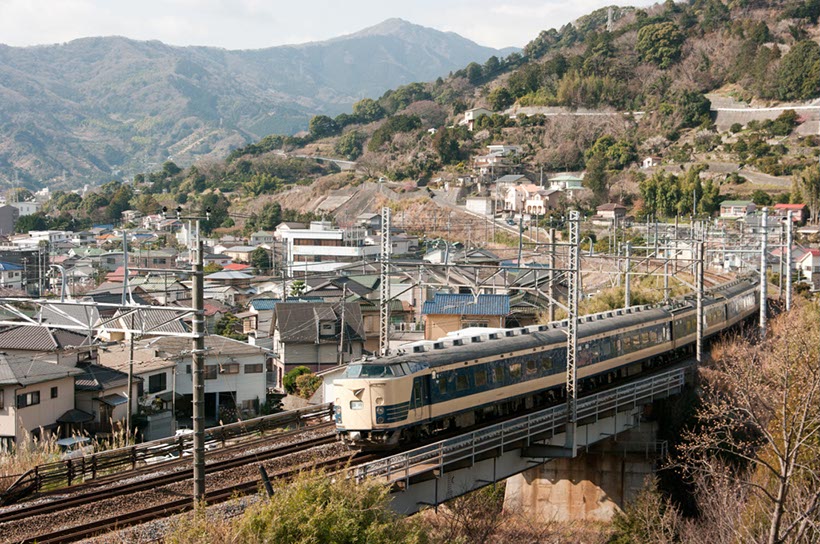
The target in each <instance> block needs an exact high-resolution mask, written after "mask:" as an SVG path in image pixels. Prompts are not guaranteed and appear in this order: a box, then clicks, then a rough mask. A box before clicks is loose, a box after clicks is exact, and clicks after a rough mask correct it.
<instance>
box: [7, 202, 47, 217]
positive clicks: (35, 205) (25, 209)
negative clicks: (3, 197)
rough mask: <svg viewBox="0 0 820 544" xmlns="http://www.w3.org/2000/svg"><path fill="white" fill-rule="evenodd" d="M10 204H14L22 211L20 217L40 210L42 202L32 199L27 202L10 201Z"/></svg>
mask: <svg viewBox="0 0 820 544" xmlns="http://www.w3.org/2000/svg"><path fill="white" fill-rule="evenodd" d="M8 205H9V206H14V207H15V208H17V209H18V210H19V211H20V217H23V216H24V215H33V214H35V213H37V212H38V211H39V210H40V206H41V203H40V202H37V201H34V200H31V201H26V202H9V203H8Z"/></svg>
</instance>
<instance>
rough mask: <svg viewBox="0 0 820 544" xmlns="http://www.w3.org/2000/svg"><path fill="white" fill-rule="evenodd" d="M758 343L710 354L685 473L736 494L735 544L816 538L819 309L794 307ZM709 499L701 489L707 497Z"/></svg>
mask: <svg viewBox="0 0 820 544" xmlns="http://www.w3.org/2000/svg"><path fill="white" fill-rule="evenodd" d="M769 332H770V334H769V336H768V337H766V338H763V339H757V340H753V339H747V338H739V339H736V340H734V341H730V342H727V343H725V344H723V345H720V346H718V348H717V349H714V350H713V353H712V356H713V357H712V359H713V362H712V363H711V364H710V365H709V366H708V367H707V368H706V369H704V370H703V371H702V378H703V379H702V381H701V388H702V390H703V394H702V401H701V407H700V409H699V411H698V414H697V419H698V423H699V424H698V425H697V426H696V427H695V429H694V430H690V431H688V432H686V433H684V443H683V444H682V445H681V446H680V448H679V449H680V451H681V452H682V454H683V462H684V466H685V467H686V469H687V471H688V472H689V474H690V475H694V476H699V477H701V480H700V481H701V482H705V483H706V485H707V486H713V487H714V488H715V489H725V488H727V487H728V488H730V489H737V490H738V492H737V493H736V499H735V503H736V507H735V508H736V509H737V510H738V511H739V515H738V516H737V518H738V519H739V520H740V522H741V523H742V526H739V527H735V528H734V532H735V535H734V538H732V541H737V542H766V543H768V544H781V543H786V542H817V541H818V539H820V367H818V359H820V307H818V305H817V304H816V303H813V302H809V301H801V300H797V301H796V304H795V307H794V308H793V309H792V311H791V312H790V313H789V314H784V315H781V316H779V317H778V318H776V319H774V320H772V321H771V327H770V331H769ZM707 495H708V491H707Z"/></svg>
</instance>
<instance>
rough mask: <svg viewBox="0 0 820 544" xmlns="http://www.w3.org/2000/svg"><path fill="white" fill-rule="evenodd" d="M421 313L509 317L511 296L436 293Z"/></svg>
mask: <svg viewBox="0 0 820 544" xmlns="http://www.w3.org/2000/svg"><path fill="white" fill-rule="evenodd" d="M421 313H422V314H423V315H429V314H454V315H508V314H509V313H510V297H509V295H478V298H475V297H473V295H451V294H448V293H436V295H435V296H434V297H433V300H428V301H427V302H425V303H424V308H423V309H422V311H421Z"/></svg>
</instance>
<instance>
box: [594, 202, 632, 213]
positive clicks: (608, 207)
mask: <svg viewBox="0 0 820 544" xmlns="http://www.w3.org/2000/svg"><path fill="white" fill-rule="evenodd" d="M625 209H626V206H622V205H621V204H616V203H615V202H608V203H606V204H601V205H600V206H598V208H597V210H598V211H599V212H613V211H615V210H625Z"/></svg>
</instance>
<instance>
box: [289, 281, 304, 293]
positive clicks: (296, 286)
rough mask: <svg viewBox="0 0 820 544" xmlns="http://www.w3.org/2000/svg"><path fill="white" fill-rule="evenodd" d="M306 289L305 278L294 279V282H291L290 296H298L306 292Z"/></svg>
mask: <svg viewBox="0 0 820 544" xmlns="http://www.w3.org/2000/svg"><path fill="white" fill-rule="evenodd" d="M305 289H307V286H306V285H305V282H304V281H303V280H294V281H293V283H291V284H290V296H292V297H298V296H302V294H304V292H305Z"/></svg>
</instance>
